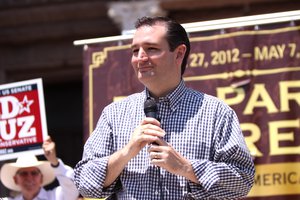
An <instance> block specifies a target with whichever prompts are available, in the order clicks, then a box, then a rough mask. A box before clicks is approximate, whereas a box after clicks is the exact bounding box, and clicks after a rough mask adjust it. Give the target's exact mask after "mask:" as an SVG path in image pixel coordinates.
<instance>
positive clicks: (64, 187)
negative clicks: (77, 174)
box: [53, 159, 79, 200]
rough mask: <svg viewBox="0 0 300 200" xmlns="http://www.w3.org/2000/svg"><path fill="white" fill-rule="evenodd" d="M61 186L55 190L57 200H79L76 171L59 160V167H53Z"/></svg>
mask: <svg viewBox="0 0 300 200" xmlns="http://www.w3.org/2000/svg"><path fill="white" fill-rule="evenodd" d="M53 169H54V174H55V176H56V178H57V180H58V182H59V186H58V187H56V188H54V189H53V192H54V193H55V199H56V200H77V198H78V195H79V192H78V190H77V188H76V186H75V184H74V181H73V180H74V170H73V169H72V168H71V167H69V166H67V165H65V164H64V163H63V162H62V160H60V159H59V165H58V166H57V167H53Z"/></svg>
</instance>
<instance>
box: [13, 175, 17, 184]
mask: <svg viewBox="0 0 300 200" xmlns="http://www.w3.org/2000/svg"><path fill="white" fill-rule="evenodd" d="M13 179H14V182H15V184H16V185H18V179H17V177H16V175H14V177H13Z"/></svg>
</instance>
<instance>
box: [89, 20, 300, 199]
mask: <svg viewBox="0 0 300 200" xmlns="http://www.w3.org/2000/svg"><path fill="white" fill-rule="evenodd" d="M299 24H300V23H299V22H298V21H293V22H288V23H280V24H279V23H278V24H269V25H259V26H249V27H237V28H230V29H223V30H216V31H205V32H195V33H190V40H191V54H190V57H189V62H188V68H187V70H186V73H185V75H184V80H185V81H186V84H187V85H188V86H189V87H192V88H194V89H196V90H200V91H203V92H205V93H208V94H211V95H214V96H217V97H219V98H221V99H223V100H224V101H225V102H226V103H227V104H229V105H230V106H231V107H232V108H233V109H234V110H235V111H236V112H237V114H238V117H239V119H240V122H241V128H242V130H243V133H244V136H245V139H246V142H247V145H248V147H249V150H250V152H251V153H252V155H253V159H254V162H255V164H256V176H255V183H254V186H253V188H252V190H251V192H250V193H249V195H248V196H249V197H248V199H264V200H266V199H270V200H271V199H272V200H283V199H293V200H295V199H300V156H299V154H300V26H299ZM130 42H131V41H130V40H124V41H117V42H106V43H96V44H90V45H86V46H85V48H84V73H85V76H84V77H85V79H84V84H85V86H84V88H85V90H84V92H85V118H84V119H85V134H86V135H85V136H86V137H88V135H89V134H90V133H91V132H92V130H93V128H94V127H95V125H96V123H97V120H98V118H99V115H100V114H101V111H102V109H103V108H104V106H106V105H107V104H109V103H110V102H112V101H116V100H118V99H119V98H122V97H124V96H127V95H129V94H131V93H133V92H139V91H141V90H142V89H143V86H142V85H141V84H140V83H139V82H138V81H137V79H136V78H135V75H134V72H133V70H132V67H131V65H130V57H131V51H130Z"/></svg>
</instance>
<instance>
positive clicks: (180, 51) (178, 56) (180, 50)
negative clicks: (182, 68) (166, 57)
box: [176, 44, 186, 61]
mask: <svg viewBox="0 0 300 200" xmlns="http://www.w3.org/2000/svg"><path fill="white" fill-rule="evenodd" d="M185 52H186V46H185V44H181V45H179V46H178V47H177V48H176V59H177V60H180V61H182V60H183V58H184V55H185Z"/></svg>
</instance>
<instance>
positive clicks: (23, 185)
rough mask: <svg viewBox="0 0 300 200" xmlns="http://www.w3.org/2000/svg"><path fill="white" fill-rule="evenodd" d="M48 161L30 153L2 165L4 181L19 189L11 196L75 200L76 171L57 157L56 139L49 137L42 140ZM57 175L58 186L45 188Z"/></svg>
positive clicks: (28, 199) (18, 199)
mask: <svg viewBox="0 0 300 200" xmlns="http://www.w3.org/2000/svg"><path fill="white" fill-rule="evenodd" d="M43 150H44V155H45V157H46V158H47V160H48V161H39V160H37V158H36V157H35V156H34V155H33V154H31V153H24V154H22V155H20V156H19V157H18V159H17V161H16V162H15V163H6V164H4V165H3V166H2V169H1V175H0V176H1V181H2V183H3V185H4V186H6V187H7V188H9V189H11V190H14V191H17V192H20V194H19V195H18V196H16V197H15V198H8V199H9V200H11V199H14V200H76V199H77V198H78V195H79V193H78V191H77V189H76V187H75V185H74V183H73V176H74V172H73V169H72V168H71V167H69V166H66V165H64V163H63V162H62V161H61V160H60V159H58V158H57V157H56V150H55V143H54V142H53V141H52V139H51V138H50V137H48V138H46V140H45V141H44V143H43ZM55 178H57V180H58V182H59V186H57V187H55V188H54V189H52V190H48V191H46V190H45V189H44V188H43V186H46V185H48V184H50V183H51V182H53V181H54V179H55Z"/></svg>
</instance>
